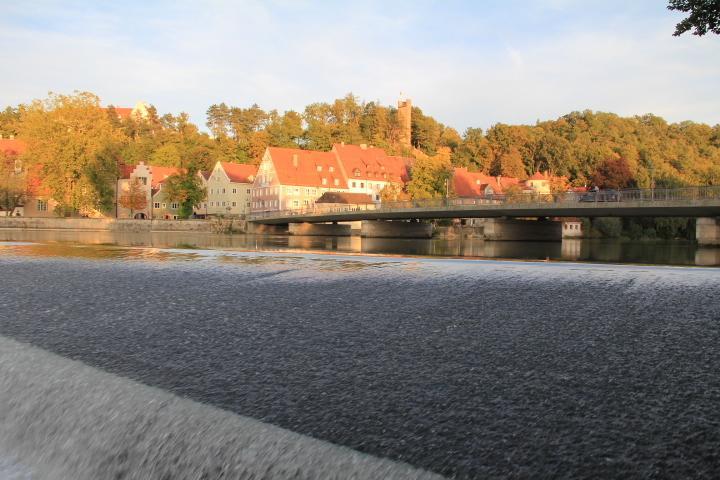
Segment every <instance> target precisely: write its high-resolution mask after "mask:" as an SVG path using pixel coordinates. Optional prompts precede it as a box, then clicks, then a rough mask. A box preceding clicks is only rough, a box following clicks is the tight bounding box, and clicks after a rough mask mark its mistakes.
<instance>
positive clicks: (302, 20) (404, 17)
mask: <svg viewBox="0 0 720 480" xmlns="http://www.w3.org/2000/svg"><path fill="white" fill-rule="evenodd" d="M660 3H661V2H660ZM102 5H103V6H101V7H98V6H96V5H95V4H92V3H89V2H88V3H85V2H80V1H76V2H69V3H65V2H64V3H63V4H62V5H61V4H59V3H58V2H52V1H46V2H29V4H24V3H23V4H22V5H20V4H19V3H12V4H5V5H1V4H0V62H2V64H3V65H5V68H4V71H3V75H0V91H1V92H2V103H4V104H16V103H20V102H27V101H29V100H31V99H33V98H38V97H43V96H45V95H46V93H47V91H49V90H53V91H61V92H68V91H72V90H75V89H83V90H90V91H93V92H96V93H98V94H99V95H100V96H101V98H102V99H103V101H105V102H106V103H113V104H117V105H130V104H134V102H135V101H136V100H138V99H143V100H146V101H149V102H152V103H154V104H156V105H157V106H158V108H159V109H160V110H161V111H170V112H179V111H187V112H189V113H190V114H191V116H192V118H193V119H194V120H195V121H196V122H197V123H200V124H203V123H204V120H205V119H204V112H205V110H206V108H207V107H208V106H209V105H210V104H212V103H215V102H220V101H225V102H228V103H231V104H237V105H248V104H250V103H253V102H257V103H260V104H261V105H262V106H263V107H265V108H278V109H280V110H285V109H295V110H298V109H301V108H303V107H304V106H305V105H306V104H308V103H310V102H313V101H323V100H331V99H333V98H335V97H337V96H341V95H343V94H345V93H347V92H349V91H352V92H354V93H355V94H357V95H359V96H360V97H362V98H365V99H367V100H380V101H382V102H383V103H392V102H394V101H395V99H396V97H397V95H398V93H399V92H400V91H403V92H406V93H407V94H408V95H409V96H410V97H411V98H413V100H414V101H415V103H416V104H418V105H420V106H421V107H422V108H423V109H424V110H425V111H426V112H428V113H430V114H432V115H434V116H435V117H436V118H438V119H439V120H441V121H443V122H445V123H447V124H449V125H452V126H455V127H456V128H458V129H459V130H462V129H464V128H465V127H467V126H481V127H487V126H489V125H490V124H492V123H495V122H498V121H503V122H523V123H532V122H534V121H535V120H536V119H544V118H552V117H556V116H558V115H561V114H563V113H567V112H569V111H572V110H578V109H584V108H592V109H601V110H608V111H615V112H618V113H620V114H623V115H632V114H641V113H646V112H653V113H656V114H659V115H663V116H665V117H667V118H668V119H670V120H673V121H679V120H684V119H692V120H696V121H704V122H708V123H718V122H720V97H718V96H717V94H716V90H717V86H718V85H720V65H719V64H718V62H717V61H716V60H717V59H718V58H720V41H719V40H718V38H717V37H714V38H713V37H706V38H696V37H689V36H688V37H683V38H675V37H672V36H671V33H672V30H673V25H674V23H675V22H676V21H677V18H675V17H673V16H672V15H670V14H668V12H667V11H665V10H664V6H663V5H658V2H657V1H654V0H644V1H642V2H633V4H632V5H630V6H627V5H625V3H623V2H620V1H619V0H617V1H611V2H597V3H594V4H591V3H589V2H585V1H583V2H577V1H573V0H537V1H535V2H529V3H528V2H519V1H508V2H490V3H489V4H485V5H483V6H480V7H479V6H478V5H477V4H476V3H475V2H468V3H464V2H460V1H449V2H445V3H443V4H438V3H434V2H412V3H410V2H379V1H370V2H362V3H349V2H348V3H340V2H310V1H302V2H298V1H289V0H275V1H273V2H261V1H245V2H223V1H212V2H208V3H203V4H202V5H199V4H198V3H197V2H189V1H180V2H172V3H169V2H168V3H159V4H155V3H153V4H148V3H145V2H116V3H108V4H102Z"/></svg>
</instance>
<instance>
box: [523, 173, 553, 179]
mask: <svg viewBox="0 0 720 480" xmlns="http://www.w3.org/2000/svg"><path fill="white" fill-rule="evenodd" d="M528 180H550V175H547V174H545V173H543V172H535V173H533V174H532V176H531V177H530V178H528Z"/></svg>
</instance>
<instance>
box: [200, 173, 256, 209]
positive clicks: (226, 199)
mask: <svg viewBox="0 0 720 480" xmlns="http://www.w3.org/2000/svg"><path fill="white" fill-rule="evenodd" d="M257 171H258V167H257V165H247V164H239V163H229V162H217V163H216V164H215V167H214V168H213V169H212V171H210V172H209V174H208V176H207V177H206V185H205V186H206V188H207V192H208V193H207V200H206V202H204V203H203V207H204V209H202V210H201V211H200V212H199V213H202V214H205V215H236V216H244V215H247V214H248V213H250V203H251V199H250V198H251V197H250V195H251V190H252V186H253V182H254V181H255V176H256V175H257Z"/></svg>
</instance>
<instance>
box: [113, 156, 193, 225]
mask: <svg viewBox="0 0 720 480" xmlns="http://www.w3.org/2000/svg"><path fill="white" fill-rule="evenodd" d="M179 172H180V169H178V168H174V167H158V166H154V165H145V163H144V162H140V163H138V164H137V165H123V166H121V168H120V177H121V178H119V179H118V182H117V198H118V204H117V218H137V219H145V218H167V217H169V218H172V217H173V216H177V209H175V210H174V211H173V210H172V209H171V208H169V207H168V205H169V204H168V202H167V201H163V199H164V195H159V193H160V190H161V184H162V182H163V181H164V180H165V179H166V178H168V177H169V176H170V175H173V174H175V173H179ZM133 182H137V183H139V184H140V185H141V191H142V194H143V195H144V197H145V207H144V208H141V209H134V210H133V211H132V212H131V211H130V209H129V208H125V207H123V206H122V205H121V204H120V203H121V198H122V197H123V195H128V194H129V192H130V190H131V188H132V184H133ZM163 205H165V207H163ZM131 213H132V215H131Z"/></svg>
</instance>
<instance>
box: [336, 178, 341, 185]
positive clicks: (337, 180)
mask: <svg viewBox="0 0 720 480" xmlns="http://www.w3.org/2000/svg"><path fill="white" fill-rule="evenodd" d="M338 185H340V180H339V179H337V178H336V179H335V186H336V187H337V186H338Z"/></svg>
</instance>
